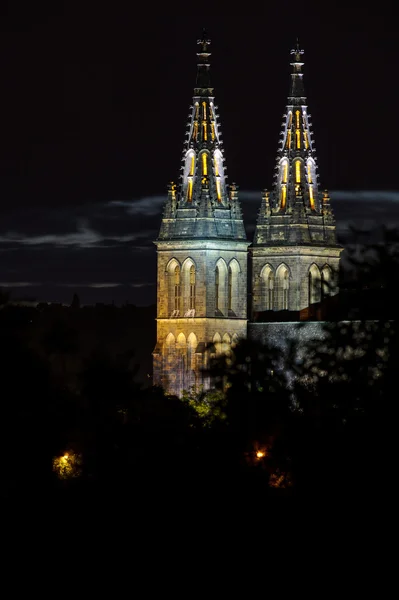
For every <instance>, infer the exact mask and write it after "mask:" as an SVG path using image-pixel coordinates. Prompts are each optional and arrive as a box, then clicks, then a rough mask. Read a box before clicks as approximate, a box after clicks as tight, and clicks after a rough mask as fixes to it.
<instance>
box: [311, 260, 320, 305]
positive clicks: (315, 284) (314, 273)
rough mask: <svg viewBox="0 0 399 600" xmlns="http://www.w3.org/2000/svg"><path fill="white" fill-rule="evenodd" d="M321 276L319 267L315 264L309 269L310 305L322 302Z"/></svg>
mask: <svg viewBox="0 0 399 600" xmlns="http://www.w3.org/2000/svg"><path fill="white" fill-rule="evenodd" d="M320 299H321V278H320V270H319V267H318V266H317V265H315V264H313V265H312V266H311V267H310V269H309V306H310V305H311V304H316V303H317V302H320Z"/></svg>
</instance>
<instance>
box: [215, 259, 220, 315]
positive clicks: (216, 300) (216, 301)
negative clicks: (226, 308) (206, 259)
mask: <svg viewBox="0 0 399 600" xmlns="http://www.w3.org/2000/svg"><path fill="white" fill-rule="evenodd" d="M219 284H220V273H219V267H216V269H215V308H216V310H220V307H219V303H220V297H219Z"/></svg>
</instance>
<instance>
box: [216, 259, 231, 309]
mask: <svg viewBox="0 0 399 600" xmlns="http://www.w3.org/2000/svg"><path fill="white" fill-rule="evenodd" d="M227 288H228V269H227V265H226V263H225V261H224V260H223V258H220V259H219V260H218V261H217V263H216V267H215V310H216V312H217V313H218V314H220V313H222V314H223V315H224V314H226V310H227V294H228V290H227Z"/></svg>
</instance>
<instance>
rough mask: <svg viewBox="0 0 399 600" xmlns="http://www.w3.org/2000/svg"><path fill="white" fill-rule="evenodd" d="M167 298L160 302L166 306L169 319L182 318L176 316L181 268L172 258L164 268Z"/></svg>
mask: <svg viewBox="0 0 399 600" xmlns="http://www.w3.org/2000/svg"><path fill="white" fill-rule="evenodd" d="M165 274H166V277H167V297H165V298H162V302H163V303H164V305H165V308H166V306H167V311H168V315H169V317H171V318H174V317H179V316H182V315H181V314H178V313H179V311H180V310H181V309H182V306H181V268H180V264H179V262H178V261H177V260H176V259H175V258H172V259H171V260H170V261H169V262H168V264H167V266H166V273H165Z"/></svg>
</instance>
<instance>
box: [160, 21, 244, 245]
mask: <svg viewBox="0 0 399 600" xmlns="http://www.w3.org/2000/svg"><path fill="white" fill-rule="evenodd" d="M210 43H211V42H210V40H209V38H208V35H207V34H206V32H205V30H204V32H203V35H202V38H201V39H199V40H198V41H197V45H198V52H197V78H196V84H195V88H194V96H193V101H192V105H191V106H190V112H189V115H188V122H187V130H186V141H185V144H184V149H183V157H182V165H181V167H180V169H181V176H180V183H179V186H178V190H177V191H176V202H175V206H176V209H175V213H174V216H173V217H172V219H174V224H173V225H172V224H171V223H170V221H168V220H167V217H165V219H164V221H163V224H162V227H161V232H160V238H163V239H172V238H173V239H176V238H182V237H184V238H193V237H194V238H199V237H202V238H207V237H208V238H211V237H214V236H215V231H216V232H217V233H216V237H220V236H222V237H223V238H225V239H246V235H245V230H244V224H243V221H242V215H241V211H240V209H239V204H238V198H237V194H236V193H233V195H231V194H230V193H229V186H228V185H227V175H226V170H225V159H224V152H223V141H222V139H221V137H222V135H221V132H220V123H219V117H218V114H217V112H216V111H217V106H215V104H214V95H213V93H214V89H213V87H211V83H210V73H209V69H210V60H209V57H210V56H211V52H210ZM204 182H206V185H205V188H206V191H205V188H204ZM169 195H170V192H169ZM167 203H168V204H169V205H170V206H171V205H172V201H171V198H170V199H169V200H168V201H167ZM204 203H206V206H204ZM168 211H169V213H170V209H168ZM168 211H167V212H168ZM210 211H211V212H210ZM205 215H206V216H205ZM212 218H214V219H216V225H213V224H212V223H211V220H212Z"/></svg>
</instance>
